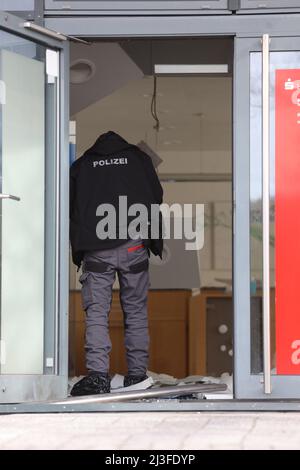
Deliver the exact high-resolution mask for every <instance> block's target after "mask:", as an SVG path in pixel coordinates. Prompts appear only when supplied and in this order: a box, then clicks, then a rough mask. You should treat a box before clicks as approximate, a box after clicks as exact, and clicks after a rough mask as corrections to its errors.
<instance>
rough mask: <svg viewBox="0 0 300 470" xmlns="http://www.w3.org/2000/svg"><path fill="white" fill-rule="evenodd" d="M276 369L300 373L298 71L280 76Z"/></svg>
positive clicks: (277, 172)
mask: <svg viewBox="0 0 300 470" xmlns="http://www.w3.org/2000/svg"><path fill="white" fill-rule="evenodd" d="M275 93H276V103H275V110H276V196H275V243H276V247H275V257H276V262H275V269H276V365H277V374H283V375H299V374H300V70H299V69H295V70H291V69H290V70H277V71H276V85H275Z"/></svg>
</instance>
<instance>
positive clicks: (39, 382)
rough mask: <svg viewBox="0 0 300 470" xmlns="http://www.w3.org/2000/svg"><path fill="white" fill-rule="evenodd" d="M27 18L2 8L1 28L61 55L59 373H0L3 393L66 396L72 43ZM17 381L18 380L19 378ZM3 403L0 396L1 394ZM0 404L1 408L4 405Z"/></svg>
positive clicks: (59, 121) (59, 116)
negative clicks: (8, 389)
mask: <svg viewBox="0 0 300 470" xmlns="http://www.w3.org/2000/svg"><path fill="white" fill-rule="evenodd" d="M24 22H25V21H24V20H23V19H21V18H19V17H16V16H15V15H12V14H9V13H7V12H3V11H0V29H1V30H3V31H5V32H7V33H10V34H13V35H17V36H20V37H22V38H24V39H28V40H30V41H33V42H35V43H37V44H40V45H43V46H45V47H48V48H51V49H54V50H56V51H58V52H59V54H60V59H59V60H60V77H59V78H60V79H59V85H58V87H59V90H58V94H59V106H58V108H59V109H58V112H57V131H58V134H57V135H58V140H57V160H56V162H57V175H56V178H57V183H56V184H57V194H58V199H57V205H58V207H57V221H58V228H57V230H58V233H57V245H58V246H57V247H56V248H57V256H58V258H57V259H58V265H57V268H56V272H57V276H58V292H57V295H58V299H57V306H58V307H57V308H58V311H57V312H56V317H57V319H58V321H57V349H58V356H57V370H58V373H57V374H56V375H24V376H21V375H13V374H12V375H2V376H1V375H0V385H1V386H0V392H1V391H2V392H4V391H5V387H6V386H7V387H10V386H11V387H14V388H17V389H19V390H22V393H24V396H26V395H27V396H29V397H30V396H31V394H32V393H33V390H34V389H36V388H37V389H39V390H42V393H43V394H45V395H49V390H50V391H51V393H53V396H57V397H59V396H60V397H63V396H66V392H67V381H68V286H69V260H68V254H69V236H68V232H69V230H68V224H69V204H68V200H69V188H68V180H69V155H68V145H69V143H68V133H69V44H68V41H67V40H60V39H59V37H57V38H55V36H52V37H51V33H50V35H48V34H47V31H46V30H45V32H44V31H43V30H41V32H36V31H33V30H31V29H29V28H28V27H27V28H26V27H25V26H24ZM17 378H18V381H17V382H16V379H17ZM0 402H1V397H0ZM2 406H5V405H2ZM2 406H0V410H1V407H2Z"/></svg>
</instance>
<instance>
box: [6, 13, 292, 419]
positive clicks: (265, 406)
mask: <svg viewBox="0 0 300 470" xmlns="http://www.w3.org/2000/svg"><path fill="white" fill-rule="evenodd" d="M299 21H300V15H298V14H294V15H289V14H282V15H273V16H272V15H266V14H265V15H263V14H261V15H244V16H242V15H239V16H237V15H227V16H226V17H223V18H222V22H220V20H219V18H218V17H212V16H208V17H207V16H202V17H201V16H197V18H196V17H193V16H185V17H180V16H178V17H175V18H174V17H172V16H171V15H170V13H169V16H164V17H157V16H156V17H155V16H152V17H151V16H150V15H149V16H148V17H147V16H141V17H131V18H129V17H128V16H125V15H124V17H122V18H120V17H115V18H112V17H110V18H109V20H107V18H105V17H104V16H102V17H97V18H96V17H94V18H84V17H77V18H76V17H74V18H66V17H63V15H61V16H60V17H46V18H45V25H46V27H49V28H52V29H54V30H57V31H62V32H64V33H65V34H71V35H78V36H82V37H90V38H93V39H103V38H111V39H115V38H126V37H127V38H128V37H144V38H146V37H147V38H151V37H165V38H166V37H170V38H171V37H176V38H179V37H191V36H196V37H201V36H211V37H212V36H220V35H222V36H231V37H235V36H236V35H238V36H239V37H242V36H243V35H244V36H245V37H249V36H252V40H253V38H255V37H256V38H260V37H261V36H262V34H263V33H264V32H269V33H270V34H271V35H272V36H285V37H288V36H292V35H297V34H298V28H299V26H298V25H299ZM3 22H4V14H2V13H0V25H2V23H3ZM18 22H19V19H18ZM15 28H16V29H15V30H14V32H15V33H17V34H21V35H22V32H23V30H22V29H21V28H19V26H18V24H17V23H15ZM249 31H250V32H251V33H250V34H249ZM28 37H30V35H28ZM32 39H36V35H34V37H33V36H32ZM43 40H45V38H44V37H42V36H40V41H41V42H42V43H43ZM47 43H48V42H47ZM53 46H54V47H55V45H54V44H53ZM61 53H62V57H64V55H66V56H67V54H68V52H67V45H62V48H61ZM237 59H239V55H238V56H236V58H235V72H236V71H237V69H238V68H239V69H240V71H241V70H242V68H243V61H241V62H237ZM240 59H242V57H241V58H240ZM64 63H65V65H66V64H67V61H66V60H64ZM63 81H64V82H65V83H64V86H63V90H62V93H64V97H63V104H62V109H61V116H62V119H64V123H65V129H64V132H65V139H64V141H62V142H61V149H62V152H65V153H62V155H67V154H68V150H67V147H68V140H67V138H66V136H67V135H68V119H67V118H66V116H67V115H68V66H67V65H66V67H65V71H64V77H63V80H62V82H63ZM62 96H63V95H62ZM236 98H237V96H234V100H235V103H234V121H233V126H234V134H235V137H236V142H235V145H234V154H236V152H237V151H242V150H243V142H245V140H244V141H243V139H242V138H238V133H239V132H240V131H243V130H246V131H247V123H248V124H249V122H248V118H246V119H245V120H244V121H241V122H238V120H237V117H236V106H237V100H236ZM243 102H244V104H245V100H243ZM247 132H249V128H248V131H247ZM62 140H63V139H62ZM64 160H65V161H64V162H62V164H61V165H62V167H61V171H62V179H63V180H64V183H67V181H68V163H67V161H66V160H67V159H64ZM244 170H245V169H244V168H243V164H242V162H240V165H239V162H238V161H237V159H236V157H235V165H234V173H233V176H234V184H235V201H236V204H237V206H236V208H235V217H236V220H235V224H234V227H235V230H236V228H237V221H239V223H240V222H242V225H239V230H242V233H241V235H240V236H239V240H238V242H237V243H236V253H235V258H237V255H238V254H240V255H241V256H242V258H241V259H244V260H245V256H244V255H245V254H244V251H243V246H244V247H245V245H243V243H242V242H243V241H244V242H245V241H246V243H247V237H249V233H247V232H245V230H243V223H244V222H245V218H244V217H243V209H244V208H245V206H244V204H246V206H249V200H248V201H245V199H243V198H242V199H238V198H237V196H241V195H242V193H243V187H242V185H236V181H237V177H238V176H239V177H244V178H245V181H247V178H248V174H247V175H246V173H245V171H244ZM63 189H64V197H65V201H62V214H61V217H60V219H61V234H62V235H61V236H62V248H63V249H65V252H66V253H68V225H67V222H66V220H68V215H67V214H68V207H67V204H66V202H67V201H68V194H67V192H68V191H67V186H66V187H65V188H63ZM248 189H249V188H248ZM64 217H65V219H64ZM246 223H247V220H246ZM248 223H249V221H248ZM245 235H246V236H245ZM235 236H236V233H235ZM60 259H61V269H62V277H61V282H60V285H61V293H60V295H61V312H63V313H64V314H66V319H67V306H68V302H67V293H68V281H67V279H68V274H67V271H68V262H67V260H66V256H64V253H61V255H60ZM246 260H247V256H246ZM239 266H242V263H239V264H237V263H235V265H234V269H237V268H238V267H239ZM242 268H243V269H242V271H240V273H239V277H240V276H241V279H240V282H237V283H236V287H239V286H241V287H242V288H243V287H244V288H245V289H246V290H245V291H240V292H239V293H238V292H237V289H235V294H234V303H235V317H236V328H235V330H236V332H239V333H243V324H242V322H240V323H239V319H238V310H237V309H238V308H239V307H241V306H242V298H243V294H244V295H247V293H249V284H247V282H245V281H247V276H244V266H242ZM237 281H239V278H238V279H237ZM244 326H245V325H244ZM237 327H239V328H237ZM62 329H63V330H64V333H65V337H66V330H67V322H66V321H64V320H62ZM62 338H63V334H62V335H61V339H62ZM242 340H243V338H242V337H241V338H240V339H239V338H237V341H238V342H237V346H238V345H239V344H240V342H241V341H242ZM237 346H236V347H237ZM60 347H61V352H62V356H61V361H60V364H61V367H62V368H63V369H62V370H64V373H65V374H67V371H66V363H67V361H66V350H67V346H66V344H61V345H60ZM64 360H65V363H64ZM236 367H237V368H236V370H235V375H236V374H238V373H240V372H241V369H242V367H243V357H239V358H238V361H236ZM235 381H237V382H236V385H235V389H236V392H237V394H238V395H239V392H241V391H242V387H243V386H244V387H246V386H247V381H245V377H244V375H243V373H242V375H241V377H240V378H238V379H237V377H236V378H235ZM239 398H241V395H240V396H239ZM252 398H253V399H252ZM172 410H173V411H200V410H201V411H214V410H215V411H241V410H244V411H259V410H265V411H275V410H285V411H300V400H273V399H268V400H261V399H256V400H255V397H251V399H249V400H239V399H238V400H236V399H234V400H218V401H204V402H203V403H202V402H198V403H192V402H190V403H189V402H185V403H183V402H176V403H174V402H173V403H172V402H166V403H163V402H161V403H120V404H117V405H116V404H105V405H104V404H103V405H76V406H75V405H67V404H66V405H55V406H54V405H49V404H46V403H45V404H40V405H36V404H30V403H22V404H17V405H0V412H2V413H13V412H19V413H24V412H25V413H26V412H28V413H35V412H38V413H41V412H48V413H49V412H76V411H77V412H92V411H98V412H99V411H125V412H127V411H172Z"/></svg>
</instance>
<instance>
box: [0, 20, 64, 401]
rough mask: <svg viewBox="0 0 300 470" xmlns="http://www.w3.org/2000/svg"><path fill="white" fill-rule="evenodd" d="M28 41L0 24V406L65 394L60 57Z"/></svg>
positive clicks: (37, 43) (33, 40) (39, 41)
mask: <svg viewBox="0 0 300 470" xmlns="http://www.w3.org/2000/svg"><path fill="white" fill-rule="evenodd" d="M0 13H1V12H0ZM9 16H10V18H13V17H12V16H11V15H9ZM19 22H20V19H18V24H19ZM23 34H24V36H26V35H27V34H26V31H25V30H24V33H23ZM30 36H31V39H26V38H24V37H20V36H19V35H18V34H14V33H13V32H7V31H3V30H1V25H0V334H1V339H0V346H1V347H0V383H1V390H2V392H1V395H0V403H1V402H2V403H8V402H18V401H29V400H43V399H53V398H55V397H56V396H57V397H63V396H64V395H65V394H66V381H67V378H66V377H65V376H64V377H63V376H62V372H61V370H60V364H59V359H60V356H59V341H60V324H59V323H60V311H59V307H60V305H59V304H60V303H59V271H60V270H59V267H60V259H59V252H60V229H61V227H60V223H59V213H60V204H61V201H60V160H59V156H60V138H61V131H60V129H59V126H58V125H59V122H60V116H59V113H60V109H61V107H60V91H59V90H60V53H59V52H58V51H57V50H55V49H54V48H50V47H48V46H47V42H46V41H45V43H44V44H42V43H41V40H40V38H37V40H35V38H34V36H35V35H34V33H30ZM50 42H52V43H53V41H50ZM54 42H55V41H54Z"/></svg>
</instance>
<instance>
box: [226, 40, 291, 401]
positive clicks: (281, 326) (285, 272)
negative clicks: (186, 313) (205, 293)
mask: <svg viewBox="0 0 300 470" xmlns="http://www.w3.org/2000/svg"><path fill="white" fill-rule="evenodd" d="M268 48H269V51H268V52H267V53H266V52H264V54H265V55H264V54H263V52H262V42H261V39H260V38H252V39H249V38H248V39H244V38H240V39H237V41H236V53H237V55H236V59H237V61H239V63H238V64H237V77H236V95H235V96H236V99H237V97H238V95H239V94H240V92H241V91H242V87H241V83H242V82H241V80H242V81H243V85H244V86H243V94H244V100H243V101H240V102H239V103H237V106H236V110H237V113H239V112H240V113H243V116H244V121H245V116H248V117H247V118H246V123H248V124H249V128H248V129H244V130H245V132H244V134H243V136H239V137H238V135H236V144H237V146H236V149H237V152H236V159H239V162H238V163H237V167H238V170H239V171H238V172H237V173H236V204H237V209H236V215H237V222H236V240H235V248H236V269H237V273H238V270H240V269H242V265H241V263H242V262H243V266H244V267H245V262H246V265H247V266H249V273H248V275H246V276H245V277H243V279H242V280H241V279H240V280H239V279H238V277H236V286H235V287H236V289H239V290H240V292H242V291H243V292H244V294H246V296H245V297H244V298H243V299H242V297H241V296H240V295H239V294H238V293H236V296H235V297H236V306H235V308H236V311H235V315H236V318H238V320H237V325H236V326H237V328H236V340H237V344H236V356H237V357H236V367H237V369H238V371H236V377H237V384H236V385H237V387H236V388H237V390H236V391H237V395H238V396H240V397H247V398H249V397H250V398H251V397H261V398H268V397H269V398H272V397H273V398H297V397H299V396H300V391H299V386H300V324H299V321H298V314H297V312H299V309H300V297H299V296H298V294H297V291H298V289H297V279H298V278H299V275H300V269H299V266H300V250H299V249H298V245H299V243H298V240H299V236H300V227H299V224H298V223H297V217H296V213H297V211H296V208H297V207H299V206H300V190H299V184H298V182H299V178H300V172H299V170H298V168H299V167H300V165H299V163H300V162H299V158H298V150H297V149H298V148H299V143H300V141H299V128H298V126H299V123H300V119H299V117H300V113H299V111H300V110H299V106H300V101H299V100H298V95H299V88H300V86H299V84H300V81H299V80H300V38H278V37H276V38H272V37H271V38H270V41H269V45H268ZM242 51H243V58H242V57H241V55H240V53H241V52H242ZM266 54H267V55H266ZM264 58H265V60H267V62H264V65H263V59H264ZM243 63H244V65H243V66H244V70H242V69H240V67H242V64H243ZM266 64H267V67H268V69H267V70H266V68H265V69H264V67H266ZM245 67H246V69H245ZM264 72H265V73H264ZM246 73H248V74H249V77H246ZM238 79H239V80H240V81H239V82H238ZM264 80H265V81H264ZM264 85H265V86H266V87H267V88H265V89H264V88H263V86H264ZM246 99H247V102H246ZM245 113H246V114H245ZM264 113H265V115H264ZM264 116H265V117H264ZM266 118H267V119H266ZM243 139H244V142H245V141H247V139H249V143H250V146H249V148H248V147H246V148H245V147H244V149H243V150H242V147H240V144H241V143H242V140H243ZM266 144H267V147H265V145H266ZM239 149H240V150H239ZM266 150H267V151H266ZM241 165H244V168H243V169H242V167H241ZM246 178H247V181H246ZM243 180H244V186H243V188H242V186H240V185H242V181H243ZM266 192H267V193H266ZM238 194H240V195H241V199H240V201H239V199H238ZM264 196H266V199H267V200H268V204H267V206H266V205H265V202H266V199H265V200H264ZM248 198H249V200H248ZM242 203H243V204H245V205H244V209H246V210H247V211H249V219H248V220H247V221H246V227H242V228H241V227H239V225H238V220H240V217H242V216H241V214H240V207H239V204H242ZM266 210H267V212H266ZM264 214H265V218H264ZM266 229H267V230H268V231H267V232H265V230H266ZM246 230H247V232H246ZM266 236H267V241H268V240H269V242H268V243H264V237H266ZM265 240H266V239H265ZM240 243H241V245H240ZM242 244H243V245H244V249H245V250H246V253H245V254H244V255H240V256H239V258H241V257H242V256H244V261H242V260H241V259H238V258H237V257H238V253H239V250H240V246H242ZM247 247H248V248H247ZM248 249H249V251H248ZM247 253H248V254H247ZM266 256H267V258H266ZM264 261H265V262H266V263H267V264H266V265H265V266H264ZM243 269H244V268H243ZM268 315H269V318H268ZM242 331H244V333H246V332H247V333H246V334H247V338H248V340H249V341H248V340H247V341H245V342H244V343H242V342H241V341H240V334H241V332H242ZM242 358H244V359H243V360H242ZM245 361H246V362H245ZM242 362H244V364H247V367H243V368H242V367H241V366H242ZM239 374H240V376H239ZM268 381H269V382H270V385H271V387H268V386H267V382H268ZM242 382H243V383H244V385H243V386H242ZM245 383H246V384H247V386H246V387H245Z"/></svg>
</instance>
